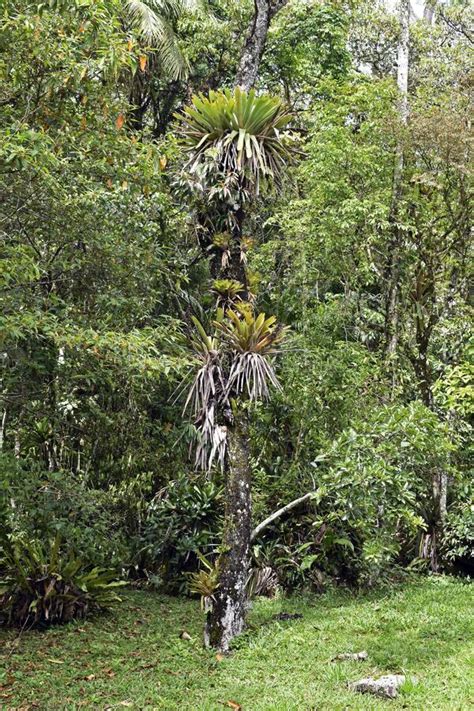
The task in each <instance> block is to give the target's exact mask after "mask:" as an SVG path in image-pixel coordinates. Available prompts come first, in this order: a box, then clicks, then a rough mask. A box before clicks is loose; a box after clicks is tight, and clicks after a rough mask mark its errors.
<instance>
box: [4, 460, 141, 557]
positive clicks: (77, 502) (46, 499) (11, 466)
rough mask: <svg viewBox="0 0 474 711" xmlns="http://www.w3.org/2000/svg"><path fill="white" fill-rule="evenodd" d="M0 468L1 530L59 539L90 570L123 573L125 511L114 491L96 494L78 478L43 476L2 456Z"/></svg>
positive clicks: (61, 474) (126, 545) (56, 474)
mask: <svg viewBox="0 0 474 711" xmlns="http://www.w3.org/2000/svg"><path fill="white" fill-rule="evenodd" d="M0 463H1V467H2V473H1V475H0V482H1V484H0V485H1V486H3V491H4V495H3V497H2V501H4V503H5V517H4V525H5V526H6V528H7V530H9V531H10V532H11V533H12V535H13V536H15V537H18V536H20V537H26V538H27V539H31V540H34V539H39V540H48V539H54V538H55V537H56V536H59V537H60V538H61V540H62V541H65V542H67V546H68V550H69V551H71V553H73V554H74V555H75V556H77V557H80V558H81V560H82V561H84V564H88V565H92V566H99V567H104V566H106V567H114V568H115V569H121V568H123V567H125V566H127V565H128V564H129V563H130V560H131V551H130V544H129V541H128V540H127V539H128V536H127V532H126V529H125V526H124V521H123V510H121V507H120V505H119V504H118V502H117V497H115V496H114V493H113V491H111V490H109V491H106V490H104V489H101V488H96V489H94V488H93V487H91V486H90V485H88V483H87V481H86V480H85V479H84V478H83V477H81V476H80V475H77V474H76V476H74V475H72V474H70V473H68V472H64V471H62V472H45V471H41V470H40V469H38V467H35V466H34V465H33V466H29V467H28V466H27V465H26V464H23V466H22V465H21V464H19V463H18V461H16V460H14V459H10V458H8V457H5V456H3V457H0ZM132 530H133V529H132Z"/></svg>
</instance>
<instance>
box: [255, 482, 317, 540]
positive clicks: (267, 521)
mask: <svg viewBox="0 0 474 711" xmlns="http://www.w3.org/2000/svg"><path fill="white" fill-rule="evenodd" d="M315 496H316V492H315V491H310V492H309V493H308V494H305V495H304V496H300V497H299V498H298V499H295V500H294V501H290V503H289V504H286V506H283V507H282V508H281V509H278V511H275V512H274V513H272V514H270V516H269V517H268V518H266V519H265V520H264V521H262V523H259V524H258V526H256V528H254V529H253V531H252V533H251V535H250V540H251V541H253V540H254V539H255V538H257V536H259V535H260V533H261V532H262V531H263V529H264V528H266V527H267V526H268V525H270V524H271V523H272V522H273V521H275V520H276V519H277V518H280V516H283V514H285V513H286V512H287V511H291V509H294V508H296V506H299V504H302V503H303V501H308V500H309V499H312V498H314V497H315Z"/></svg>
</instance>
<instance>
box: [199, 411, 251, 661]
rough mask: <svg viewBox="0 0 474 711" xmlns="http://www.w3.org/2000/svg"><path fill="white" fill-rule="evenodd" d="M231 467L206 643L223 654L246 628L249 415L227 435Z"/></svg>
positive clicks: (248, 537)
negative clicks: (216, 583)
mask: <svg viewBox="0 0 474 711" xmlns="http://www.w3.org/2000/svg"><path fill="white" fill-rule="evenodd" d="M227 447H228V450H227V456H228V460H229V467H228V472H227V481H226V504H225V524H224V536H223V541H222V553H221V555H220V556H219V560H218V565H219V584H218V587H217V589H216V592H215V594H214V601H213V604H212V609H211V610H210V611H209V612H208V614H207V620H206V629H205V634H204V642H205V644H206V646H208V647H209V646H210V647H215V648H217V649H219V650H221V651H223V652H227V651H228V650H229V645H230V642H231V641H232V639H233V638H234V637H235V636H236V635H238V634H240V633H241V632H242V631H243V629H244V626H245V614H246V608H247V580H248V575H249V568H250V533H251V527H252V525H251V522H252V499H251V473H250V463H249V452H248V432H247V421H246V415H245V414H238V415H236V418H235V422H234V426H233V427H232V428H231V429H229V431H228V436H227Z"/></svg>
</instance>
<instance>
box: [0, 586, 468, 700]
mask: <svg viewBox="0 0 474 711" xmlns="http://www.w3.org/2000/svg"><path fill="white" fill-rule="evenodd" d="M472 591H473V588H472V586H470V585H469V584H468V583H466V582H465V581H461V580H455V579H452V578H448V577H437V578H425V579H419V580H415V581H412V582H410V583H407V584H405V585H403V586H396V587H394V588H390V589H384V590H379V591H374V592H371V593H369V594H363V595H362V594H360V595H350V594H348V593H343V592H329V593H327V594H324V595H322V596H307V597H293V598H290V599H275V600H267V599H265V600H263V599H262V600H259V601H258V602H257V603H256V605H255V607H254V610H253V613H252V615H251V620H250V627H249V630H248V632H246V633H245V634H244V635H243V636H242V637H241V638H239V640H238V641H237V643H236V644H235V649H234V651H233V653H232V654H231V655H230V656H229V657H225V658H223V659H221V658H220V657H219V656H216V654H215V653H213V652H211V651H207V650H204V649H203V648H202V644H201V630H202V624H203V620H202V613H201V612H200V609H199V604H198V603H197V602H196V601H193V600H183V599H176V598H170V597H164V596H160V595H157V594H154V593H151V592H144V591H127V592H125V593H124V594H123V604H122V605H121V606H119V607H117V608H116V609H115V610H114V611H113V612H112V613H110V614H109V615H106V616H103V617H100V618H95V619H90V620H88V621H86V622H80V623H72V624H69V625H67V626H65V627H61V628H59V627H58V628H55V629H51V630H49V631H47V632H37V631H30V632H25V633H23V635H21V637H20V638H19V639H16V637H17V634H16V633H15V632H13V631H11V630H8V631H5V630H3V631H0V649H1V654H2V657H3V659H2V662H3V671H2V672H1V676H0V708H1V709H2V710H8V711H9V710H13V709H16V710H19V709H44V710H45V711H46V710H47V711H56V709H57V710H59V709H67V710H68V711H69V710H74V709H82V708H86V709H121V708H131V709H150V710H151V709H163V710H166V711H171V710H172V709H202V710H209V711H210V710H211V709H212V710H214V709H215V710H216V711H217V710H218V709H223V708H236V706H234V707H232V704H229V702H235V704H239V705H241V707H242V709H243V710H244V711H246V710H247V711H283V710H287V709H288V710H293V709H294V710H297V709H298V710H303V711H304V710H309V709H315V710H316V709H317V710H318V711H319V710H321V711H326V710H334V711H335V710H341V711H342V709H350V710H351V711H352V710H357V709H370V710H372V709H374V710H376V709H390V710H392V709H393V710H395V709H399V708H405V709H420V710H421V709H423V710H425V709H436V710H439V709H447V710H448V709H449V711H454V710H455V709H463V710H464V709H469V708H474V675H473V668H472V652H473V640H474V634H473V632H474V629H473V614H472V612H473V605H472V603H473V594H472ZM281 611H285V612H299V613H301V614H302V615H303V618H302V619H298V620H292V621H277V620H274V619H273V616H274V615H276V614H278V613H279V612H281ZM181 630H186V631H187V632H188V633H189V634H190V635H191V637H192V640H191V641H190V640H186V639H180V636H179V635H180V632H181ZM364 649H365V650H367V652H368V653H369V659H368V660H367V661H362V662H360V661H359V662H333V661H331V660H332V659H333V657H334V656H335V655H337V654H338V653H341V652H350V651H354V652H357V651H361V650H364ZM470 662H471V666H470V665H469V663H470ZM384 672H401V673H404V674H405V675H407V677H408V678H409V681H408V682H407V683H406V684H405V687H404V688H403V689H402V693H401V694H400V696H399V698H398V699H396V700H394V701H384V700H378V699H375V698H373V697H368V696H361V695H358V694H355V693H353V692H351V691H350V690H349V689H348V688H347V682H348V681H351V680H355V679H358V678H360V677H363V676H366V675H368V674H381V673H384ZM415 678H416V679H415Z"/></svg>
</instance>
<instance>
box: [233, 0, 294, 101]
mask: <svg viewBox="0 0 474 711" xmlns="http://www.w3.org/2000/svg"><path fill="white" fill-rule="evenodd" d="M287 2H288V0H255V11H254V14H253V17H252V21H251V23H250V27H249V29H248V31H247V38H246V40H245V45H244V48H243V50H242V54H241V55H240V62H239V68H238V70H237V76H236V79H235V83H236V86H240V87H242V89H245V91H248V90H249V89H251V88H252V87H253V86H254V84H255V82H256V81H257V77H258V72H259V69H260V62H261V60H262V56H263V52H264V50H265V44H266V41H267V35H268V28H269V27H270V22H271V20H272V18H273V17H274V16H275V15H276V13H277V12H278V11H279V10H281V8H282V7H284V6H285V5H286V4H287Z"/></svg>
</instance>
